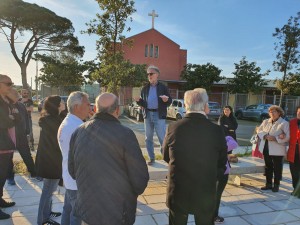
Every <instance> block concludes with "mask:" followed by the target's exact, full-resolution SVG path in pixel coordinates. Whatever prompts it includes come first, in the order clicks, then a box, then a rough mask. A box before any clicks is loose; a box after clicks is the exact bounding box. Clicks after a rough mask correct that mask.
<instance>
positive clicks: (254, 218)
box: [242, 211, 299, 225]
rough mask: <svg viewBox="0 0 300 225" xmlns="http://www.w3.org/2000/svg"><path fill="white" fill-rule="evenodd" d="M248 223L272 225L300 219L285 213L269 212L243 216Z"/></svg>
mask: <svg viewBox="0 0 300 225" xmlns="http://www.w3.org/2000/svg"><path fill="white" fill-rule="evenodd" d="M242 218H243V219H245V220H246V221H247V222H248V223H250V224H254V225H271V224H280V223H284V224H285V223H290V222H295V221H297V220H298V222H299V218H297V217H295V216H293V215H291V214H289V213H287V212H284V211H276V212H268V213H261V214H252V215H246V216H242Z"/></svg>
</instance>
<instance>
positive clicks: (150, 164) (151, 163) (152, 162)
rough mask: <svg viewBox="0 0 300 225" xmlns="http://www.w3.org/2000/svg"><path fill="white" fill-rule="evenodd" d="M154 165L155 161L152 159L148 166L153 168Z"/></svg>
mask: <svg viewBox="0 0 300 225" xmlns="http://www.w3.org/2000/svg"><path fill="white" fill-rule="evenodd" d="M154 163H155V159H151V160H150V161H149V162H148V163H147V164H148V165H149V166H152V165H153V164H154Z"/></svg>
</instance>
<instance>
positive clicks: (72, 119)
mask: <svg viewBox="0 0 300 225" xmlns="http://www.w3.org/2000/svg"><path fill="white" fill-rule="evenodd" d="M67 107H68V112H69V113H68V115H67V116H66V117H65V119H64V120H63V122H62V123H61V125H60V127H59V129H58V143H59V147H60V149H61V152H62V156H63V162H62V168H63V174H62V175H63V180H64V185H65V188H66V193H65V201H64V207H63V213H62V218H61V224H62V225H80V224H81V219H80V218H78V217H76V216H74V205H75V201H76V198H77V185H76V181H75V180H74V179H73V178H72V177H71V176H70V174H69V170H68V156H69V146H70V139H71V136H72V134H73V133H74V131H75V130H76V129H77V128H78V127H79V126H80V125H81V124H82V123H83V120H85V119H86V118H88V116H89V113H90V102H89V96H88V95H87V94H86V93H84V92H80V91H76V92H72V93H71V94H70V95H69V97H68V100H67Z"/></svg>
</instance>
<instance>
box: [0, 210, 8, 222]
mask: <svg viewBox="0 0 300 225" xmlns="http://www.w3.org/2000/svg"><path fill="white" fill-rule="evenodd" d="M9 218H10V215H8V214H6V213H5V212H3V211H2V210H0V220H6V219H9Z"/></svg>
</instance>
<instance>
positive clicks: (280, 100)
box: [279, 90, 284, 107]
mask: <svg viewBox="0 0 300 225" xmlns="http://www.w3.org/2000/svg"><path fill="white" fill-rule="evenodd" d="M283 95H284V93H283V90H280V99H279V106H280V107H281V105H282V99H283Z"/></svg>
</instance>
